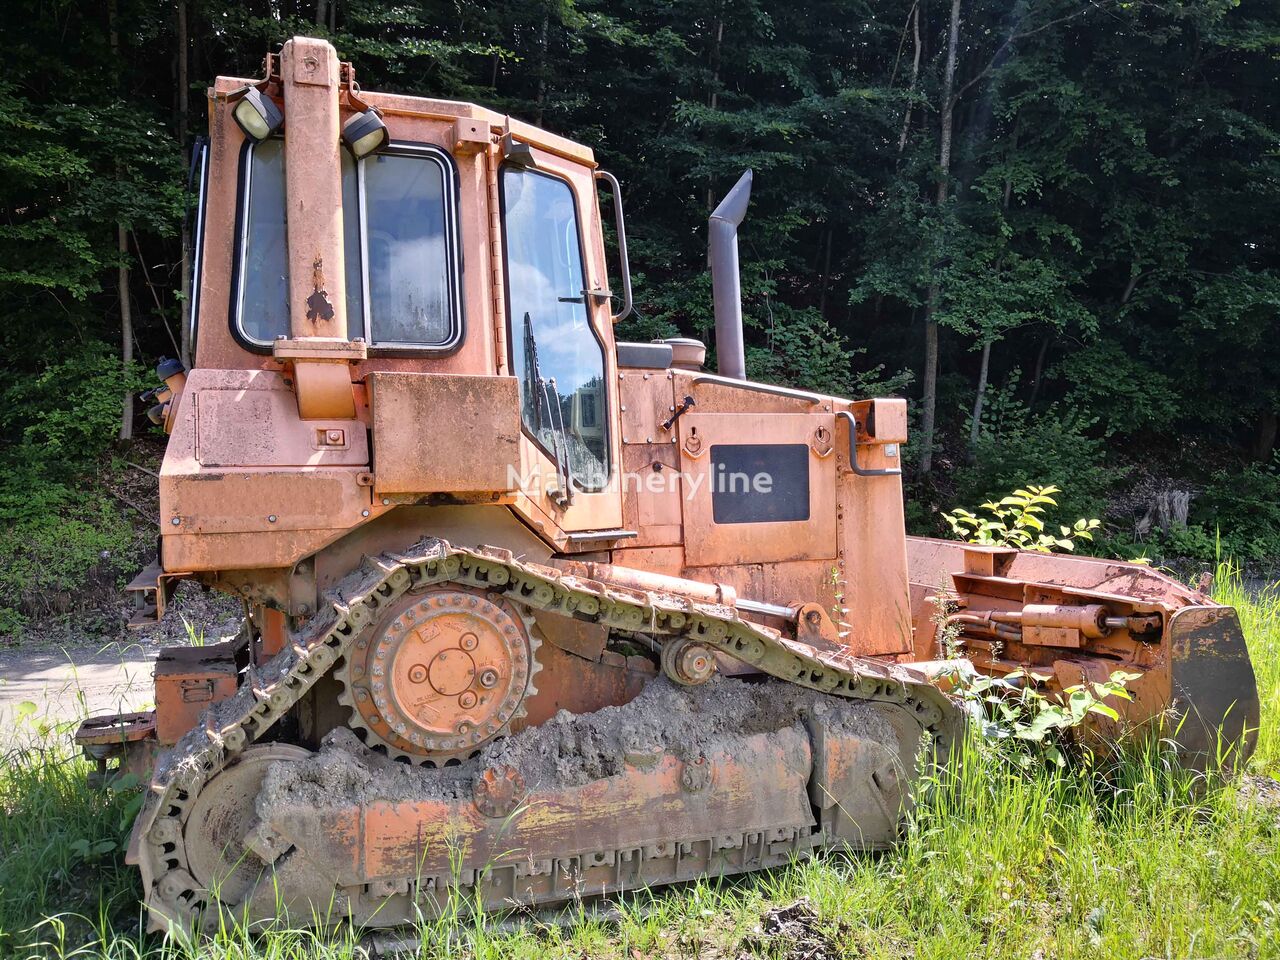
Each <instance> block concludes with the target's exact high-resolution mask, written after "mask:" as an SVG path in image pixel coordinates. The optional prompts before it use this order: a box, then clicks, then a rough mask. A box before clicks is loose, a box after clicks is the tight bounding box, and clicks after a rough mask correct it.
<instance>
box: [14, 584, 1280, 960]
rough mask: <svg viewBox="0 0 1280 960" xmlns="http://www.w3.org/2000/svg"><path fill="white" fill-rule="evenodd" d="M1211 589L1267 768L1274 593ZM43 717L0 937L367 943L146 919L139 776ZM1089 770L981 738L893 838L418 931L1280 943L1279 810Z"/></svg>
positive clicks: (499, 944)
mask: <svg viewBox="0 0 1280 960" xmlns="http://www.w3.org/2000/svg"><path fill="white" fill-rule="evenodd" d="M1218 593H1219V598H1220V599H1221V600H1223V601H1224V602H1229V603H1233V604H1234V605H1235V606H1236V607H1237V608H1238V609H1239V610H1240V613H1241V617H1242V620H1243V622H1244V625H1245V631H1246V635H1247V636H1248V638H1249V641H1250V646H1251V650H1252V654H1253V660H1254V664H1255V668H1256V670H1257V673H1258V681H1259V688H1260V692H1261V694H1262V697H1263V708H1262V729H1261V731H1260V736H1259V742H1258V749H1257V752H1256V754H1255V756H1254V758H1253V761H1252V763H1251V765H1250V770H1251V772H1252V773H1253V774H1259V775H1270V776H1274V775H1276V774H1278V773H1280V594H1277V592H1276V590H1275V588H1273V589H1272V590H1269V591H1264V592H1262V593H1261V594H1258V593H1253V594H1249V593H1247V592H1246V591H1245V589H1244V587H1243V586H1242V584H1241V583H1240V580H1239V577H1238V576H1235V575H1234V574H1232V573H1231V571H1229V570H1225V571H1223V572H1222V573H1221V574H1220V576H1219V580H1218ZM60 736H61V733H60V732H59V731H51V732H49V733H48V735H47V736H46V737H44V738H40V737H37V738H36V746H33V747H30V748H27V749H25V750H20V751H15V752H13V753H11V754H9V755H8V756H7V757H5V758H4V766H3V769H2V770H0V812H2V813H3V817H0V955H3V956H15V957H28V956H53V957H73V956H74V957H109V958H113V960H142V958H155V960H161V958H164V960H169V958H173V960H185V958H186V957H190V956H197V955H198V956H200V957H202V958H209V960H223V958H226V960H233V958H234V960H293V958H299V960H301V958H311V957H323V958H335V960H338V958H354V957H357V956H360V955H361V954H360V951H359V950H358V949H357V944H356V941H355V938H354V936H353V935H351V934H349V933H348V934H341V935H337V936H330V937H313V936H311V935H309V934H307V933H305V932H301V931H289V930H281V931H272V932H268V933H267V934H265V935H262V936H257V937H252V938H251V937H249V936H247V935H246V934H245V933H243V932H242V931H236V930H231V931H228V932H226V933H224V934H222V935H220V936H219V937H217V938H215V939H214V940H213V941H212V942H209V943H205V944H203V945H201V946H200V947H198V948H183V947H180V946H171V945H166V944H164V943H163V942H162V941H161V940H159V939H158V938H156V937H152V936H144V935H143V934H142V933H141V932H140V928H141V925H142V924H141V917H140V914H139V910H138V907H137V896H138V888H137V881H136V880H135V879H134V876H133V873H132V871H131V870H130V869H129V868H126V867H124V865H123V863H122V858H123V854H122V851H121V849H120V844H121V842H122V840H123V836H124V826H125V819H126V817H127V809H126V807H127V805H128V802H129V796H128V795H127V794H123V793H122V794H107V795H100V794H95V793H93V792H90V791H88V790H87V789H86V788H85V787H84V786H83V775H84V768H83V765H82V764H81V763H80V762H79V761H75V760H71V759H69V756H68V751H67V750H66V749H65V748H63V747H61V746H48V744H54V743H58V742H59V738H60ZM1102 773H1103V771H1097V772H1095V773H1094V774H1082V773H1080V772H1079V771H1067V772H1062V771H1057V770H1053V769H1046V768H1042V769H1038V770H1036V771H1034V772H1032V773H1030V774H1028V773H1027V772H1025V771H1023V770H1021V769H1019V768H1018V767H1017V765H1016V764H1013V763H1011V762H1009V760H1008V758H1007V757H1002V756H1001V755H999V754H993V753H990V752H989V751H986V750H981V751H976V752H975V753H974V754H973V755H972V756H971V757H970V758H969V759H968V762H967V763H966V764H965V765H964V766H963V772H962V773H960V774H958V775H956V776H954V777H951V778H949V779H945V780H943V781H941V782H939V783H938V784H937V785H936V788H935V789H934V790H933V791H932V792H931V794H930V797H929V799H928V801H927V802H926V803H924V804H923V805H922V806H921V807H920V809H919V810H918V812H917V815H916V816H915V818H914V820H913V822H912V825H911V829H910V832H909V835H908V836H907V838H906V840H905V841H904V842H903V843H902V844H901V845H900V846H899V847H898V848H896V849H895V850H893V851H891V852H888V853H885V854H882V855H879V856H865V857H855V858H843V857H835V856H832V857H823V858H820V859H817V860H814V861H810V862H805V863H798V864H796V865H794V866H792V867H790V868H787V869H784V870H777V871H773V872H770V873H766V874H761V875H756V876H754V877H750V878H747V879H743V880H739V881H736V882H730V881H722V882H712V883H703V884H697V885H691V886H685V887H683V888H680V889H677V890H674V891H667V892H661V891H659V892H657V893H655V894H654V895H645V894H642V895H637V896H634V897H632V898H629V899H627V900H625V901H623V902H622V903H621V905H620V909H619V913H620V917H618V918H616V919H612V920H609V921H605V920H601V919H596V918H593V917H591V916H589V915H585V914H584V915H582V916H581V917H580V918H579V919H578V920H577V922H575V923H572V924H570V925H568V926H564V927H561V926H549V927H548V926H537V925H535V924H532V923H526V924H525V925H524V926H523V927H522V928H518V929H516V930H514V931H512V930H507V929H505V928H500V927H499V926H498V925H497V923H496V921H495V920H494V919H493V918H487V917H486V918H480V919H478V920H464V919H458V918H452V919H446V920H444V921H440V922H438V923H436V924H432V925H429V926H427V927H426V928H424V929H423V930H422V931H421V933H422V935H423V940H424V944H425V945H424V946H423V947H422V948H421V950H420V955H421V956H423V957H432V958H434V957H441V958H443V957H452V956H459V955H462V956H467V957H474V958H476V960H518V958H519V960H523V958H529V960H535V958H536V960H551V958H561V957H563V958H573V960H582V958H596V957H599V958H609V960H613V958H616V960H657V958H666V957H697V958H704V957H705V958H719V957H738V956H740V955H741V954H742V953H744V952H746V953H761V954H763V955H766V956H797V957H798V956H804V955H807V954H804V953H803V952H798V953H790V954H789V953H788V946H787V944H786V943H785V942H783V941H780V940H774V941H770V940H769V939H768V938H767V937H765V938H763V939H762V938H761V937H760V935H759V934H758V927H759V924H760V917H761V913H762V911H764V910H765V909H767V908H769V907H770V906H772V905H777V904H786V903H790V902H792V901H795V900H796V899H798V898H800V897H807V898H808V899H809V904H810V906H811V907H812V910H813V912H814V913H815V914H816V918H817V919H816V935H818V936H820V937H825V938H826V940H827V942H828V945H829V949H830V950H831V951H832V953H831V955H835V956H842V957H868V958H880V957H883V958H889V957H894V958H897V957H905V956H912V957H917V958H951V957H958V956H980V957H1027V958H1033V957H1034V958H1045V960H1048V958H1073V957H1090V958H1092V957H1109V958H1135V960H1136V958H1145V957H1168V958H1174V957H1178V958H1182V957H1280V849H1278V845H1280V810H1277V809H1276V808H1275V807H1271V808H1270V809H1268V808H1266V807H1263V806H1260V805H1258V804H1255V803H1253V802H1251V801H1249V800H1247V799H1246V798H1245V795H1244V794H1243V793H1242V787H1241V784H1240V783H1239V782H1227V783H1222V784H1214V785H1212V786H1211V787H1209V788H1208V789H1205V788H1204V785H1203V784H1197V783H1195V782H1194V781H1193V780H1192V778H1190V777H1188V776H1187V775H1185V774H1184V773H1182V772H1181V771H1176V770H1172V769H1169V768H1168V767H1167V766H1166V765H1165V764H1164V763H1163V761H1162V758H1161V757H1160V756H1159V755H1158V753H1156V752H1155V751H1149V752H1147V753H1145V754H1143V755H1139V756H1133V757H1129V758H1127V759H1126V760H1124V761H1123V762H1122V763H1118V764H1116V765H1114V766H1113V767H1112V768H1111V769H1108V770H1107V771H1105V774H1106V775H1105V776H1103V775H1102Z"/></svg>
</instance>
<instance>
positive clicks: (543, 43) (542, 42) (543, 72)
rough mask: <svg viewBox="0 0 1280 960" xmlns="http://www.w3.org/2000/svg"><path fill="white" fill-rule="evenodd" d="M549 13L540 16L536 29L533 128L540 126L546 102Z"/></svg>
mask: <svg viewBox="0 0 1280 960" xmlns="http://www.w3.org/2000/svg"><path fill="white" fill-rule="evenodd" d="M550 19H551V14H550V12H549V11H548V12H544V13H543V14H542V26H541V27H540V28H539V29H538V95H537V98H536V99H535V100H534V103H535V104H536V105H537V106H536V109H535V110H534V114H533V115H534V126H537V127H540V126H542V113H543V108H544V106H545V105H546V100H547V26H548V21H549V20H550Z"/></svg>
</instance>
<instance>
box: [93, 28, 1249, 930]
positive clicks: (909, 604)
mask: <svg viewBox="0 0 1280 960" xmlns="http://www.w3.org/2000/svg"><path fill="white" fill-rule="evenodd" d="M208 105H209V131H210V133H209V138H208V141H207V144H206V145H205V146H204V147H202V149H201V151H200V157H199V159H200V160H201V162H202V176H201V178H200V179H199V205H198V209H197V222H196V226H197V229H196V241H197V248H196V258H195V260H196V263H195V277H194V285H193V294H192V297H193V300H192V320H191V322H192V324H193V327H194V330H193V333H194V335H195V344H196V346H195V354H194V357H195V363H194V365H193V367H192V369H190V370H185V369H183V367H182V366H181V365H180V364H177V363H174V362H170V363H167V364H165V365H163V369H162V370H161V371H160V373H161V375H162V377H163V378H164V380H165V387H164V388H163V390H161V391H160V392H159V394H158V397H157V399H158V401H159V402H158V403H157V405H156V407H155V408H154V409H153V416H154V418H155V419H156V420H157V422H160V423H163V425H164V428H165V430H166V431H167V432H168V434H169V441H168V447H167V450H166V453H165V457H164V463H163V467H162V469H161V472H160V481H159V484H160V514H161V517H160V520H161V529H160V534H161V536H160V552H159V557H158V560H157V562H156V563H155V565H153V566H152V567H151V568H149V569H148V570H146V571H145V572H144V573H142V574H141V575H139V577H138V578H137V579H136V580H135V581H134V582H133V583H132V584H131V585H130V587H129V589H130V591H132V592H133V593H134V595H135V597H136V599H137V614H136V616H135V618H134V621H133V622H134V623H135V624H136V625H141V624H145V623H148V622H155V621H156V620H158V619H159V618H160V617H162V616H163V615H164V611H165V606H166V602H167V601H168V600H169V599H171V596H172V592H173V590H174V587H175V585H176V584H177V583H178V582H179V581H181V580H195V581H197V582H198V583H200V584H203V585H205V586H207V587H210V588H212V589H215V590H219V591H222V592H224V593H227V594H230V595H232V596H235V597H238V598H240V599H242V600H243V601H244V603H245V607H246V611H247V616H246V619H245V622H244V625H243V628H242V630H241V632H240V633H239V635H238V636H237V637H236V638H235V639H233V640H228V641H225V642H222V643H217V644H213V645H209V646H203V647H176V648H168V649H165V650H163V651H162V652H161V653H160V655H159V657H158V659H157V662H156V667H155V697H154V702H155V709H154V710H153V711H149V712H146V713H135V714H127V715H118V716H110V717H95V718H91V719H90V720H88V721H86V722H85V723H84V725H83V726H82V727H81V728H80V730H79V732H78V733H77V735H76V737H77V742H78V743H79V744H80V745H81V746H82V748H83V749H84V751H85V752H86V754H87V755H88V756H90V757H91V758H93V759H94V760H96V761H97V763H98V772H97V774H96V776H97V778H98V779H100V780H101V779H107V778H110V777H113V776H117V775H119V773H120V772H122V771H129V772H134V773H137V774H138V775H139V776H141V777H143V778H144V779H145V780H146V782H147V783H148V784H149V786H148V788H147V791H146V799H145V805H144V807H143V809H142V812H141V813H140V815H139V816H138V818H137V822H136V825H135V827H134V830H133V836H132V841H131V844H130V847H129V853H128V857H129V860H130V862H132V863H134V864H136V865H137V867H138V868H139V870H140V871H141V873H142V878H143V886H144V890H145V898H146V905H147V907H148V908H149V912H150V916H151V918H152V922H153V924H154V926H155V927H157V928H159V929H173V928H180V929H183V930H187V931H198V930H200V929H204V928H206V927H207V925H210V924H216V923H218V922H220V920H223V919H225V918H227V917H234V918H237V919H245V920H247V921H249V922H257V921H266V920H269V919H271V918H274V917H283V916H286V915H287V916H288V917H289V918H291V920H292V921H294V922H301V923H315V924H319V925H326V924H337V923H340V922H341V923H352V924H357V925H363V926H368V927H378V926H394V925H397V924H401V923H405V922H407V921H411V920H412V919H413V918H415V917H418V916H421V915H423V914H426V915H431V914H434V913H438V912H441V911H443V910H445V909H446V908H449V907H450V906H451V901H452V905H453V906H457V905H458V904H459V903H465V904H466V905H468V907H469V908H476V907H479V908H483V909H504V908H508V907H515V906H536V905H550V904H556V903H561V902H564V901H566V900H571V899H573V898H579V897H586V896H592V895H600V894H608V893H612V892H617V891H626V890H632V889H636V888H640V887H649V886H654V885H658V884H664V883H671V882H676V881H682V880H688V879H692V878H697V877H702V876H707V875H723V874H733V873H739V872H744V871H750V870H756V869H760V868H766V867H770V866H774V865H779V864H784V863H786V862H788V861H790V860H791V859H793V858H794V857H796V856H804V855H807V854H810V853H812V852H814V851H818V850H822V849H824V848H835V849H849V850H868V849H874V848H878V847H882V846H885V845H889V844H892V843H893V842H894V841H895V839H896V838H897V837H898V835H899V831H900V826H901V823H902V820H903V818H904V816H905V815H906V814H907V813H908V811H909V805H910V801H911V797H912V791H913V786H914V785H915V783H917V782H918V779H919V776H920V773H919V769H920V768H919V764H920V763H921V762H923V761H922V758H927V757H928V756H930V755H934V756H938V757H945V754H946V752H947V751H948V750H949V749H950V748H951V747H952V745H953V744H954V743H955V742H956V740H957V739H958V738H959V736H960V735H961V734H962V732H963V729H964V724H965V722H966V721H965V716H966V715H965V713H964V712H963V711H962V710H961V709H960V707H959V706H957V704H956V701H955V700H953V699H952V698H951V697H950V696H949V695H948V694H947V693H946V692H944V691H945V688H946V687H947V685H948V683H951V682H954V681H953V679H949V678H952V677H953V674H952V673H951V669H952V668H953V667H955V666H956V665H957V662H956V661H955V660H947V659H946V654H945V652H944V651H943V650H942V649H941V647H942V646H943V644H942V643H941V642H940V638H941V637H942V636H943V635H949V636H951V635H954V636H958V639H959V640H960V641H961V644H960V647H961V649H962V651H963V652H964V654H965V656H966V660H965V661H963V664H964V665H965V668H966V669H968V670H970V671H973V670H976V671H977V672H978V673H981V674H989V675H998V676H1005V675H1008V674H1015V673H1016V674H1018V675H1019V676H1021V677H1022V678H1023V681H1024V682H1026V683H1030V684H1034V685H1036V686H1037V688H1038V689H1039V690H1040V691H1041V692H1043V693H1045V694H1046V695H1052V694H1054V693H1055V692H1061V691H1062V690H1064V689H1066V688H1070V687H1073V686H1075V685H1078V684H1081V683H1089V682H1093V681H1106V680H1108V678H1110V677H1111V676H1112V675H1113V674H1114V673H1115V672H1117V671H1124V672H1125V673H1126V674H1129V675H1131V676H1133V677H1136V679H1131V680H1130V681H1129V682H1128V689H1129V691H1130V692H1131V694H1132V696H1133V699H1132V701H1123V702H1120V703H1119V704H1118V706H1119V707H1120V708H1121V714H1122V716H1121V720H1120V721H1119V722H1118V723H1115V722H1111V726H1112V727H1113V728H1115V729H1118V728H1120V727H1125V728H1129V727H1142V726H1143V725H1150V726H1155V721H1157V720H1158V719H1159V720H1161V721H1162V722H1163V721H1164V720H1165V719H1166V718H1172V719H1173V720H1174V721H1175V722H1174V723H1173V724H1172V725H1169V724H1166V725H1165V727H1164V729H1165V730H1166V732H1167V731H1168V730H1170V729H1176V731H1177V733H1176V739H1177V741H1178V750H1179V751H1180V753H1181V755H1182V758H1183V760H1184V762H1185V763H1187V764H1189V765H1192V766H1203V765H1206V764H1209V763H1213V762H1216V761H1219V760H1220V759H1221V751H1222V748H1223V745H1224V744H1225V745H1226V748H1227V749H1228V750H1230V751H1234V752H1233V753H1232V756H1233V757H1234V758H1235V760H1236V761H1238V760H1239V758H1241V757H1243V756H1247V755H1248V753H1249V751H1250V750H1251V748H1252V743H1253V739H1252V738H1253V728H1254V727H1256V725H1257V714H1258V702H1257V693H1256V687H1255V683H1254V676H1253V670H1252V666H1251V664H1250V661H1249V657H1248V653H1247V650H1246V648H1245V642H1244V638H1243V636H1242V634H1241V631H1240V626H1239V623H1238V620H1237V617H1236V614H1235V611H1234V610H1232V609H1231V608H1229V607H1222V606H1218V605H1215V604H1214V603H1213V602H1211V601H1210V600H1209V599H1208V598H1207V597H1205V596H1203V595H1201V594H1200V593H1197V592H1196V591H1194V590H1191V589H1188V588H1186V587H1184V586H1182V585H1180V584H1179V583H1177V582H1175V581H1173V580H1171V579H1169V578H1167V577H1165V576H1162V575H1161V574H1159V573H1157V572H1154V571H1152V570H1151V569H1148V568H1146V567H1144V566H1139V565H1134V564H1128V563H1119V562H1113V561H1107V560H1097V559H1087V558H1077V557H1071V556H1055V555H1046V554H1042V553H1034V552H1019V551H1017V550H1013V549H1006V548H1001V547H981V546H971V545H967V544H962V543H953V542H945V541H941V540H932V539H921V538H914V537H908V536H906V535H905V533H904V523H903V499H902V467H901V459H902V447H903V443H904V442H905V441H906V427H907V409H906V403H905V402H904V401H902V400H897V399H871V400H847V399H843V398H840V397H833V396H824V395H820V394H815V393H808V392H803V391H799V390H793V389H787V388H783V387H776V386H770V385H768V384H763V383H756V382H753V381H751V380H748V379H747V377H746V372H745V367H744V362H743V337H742V315H741V305H740V293H739V288H738V283H739V281H738V264H737V229H738V226H739V224H740V223H741V221H742V219H743V217H744V215H745V213H746V208H747V203H748V199H749V194H750V174H749V173H748V174H746V175H745V176H744V177H743V178H742V180H740V181H739V182H738V184H737V185H736V186H735V187H734V188H733V190H732V191H731V192H730V193H729V194H728V195H727V196H726V197H725V199H724V201H723V202H722V203H721V204H720V205H719V207H717V209H716V210H715V212H714V213H713V214H712V216H711V222H710V260H711V263H712V267H713V278H714V297H715V336H716V343H715V346H716V356H717V371H716V372H715V373H712V372H709V371H707V370H705V369H704V368H703V363H704V360H705V354H706V350H705V347H704V346H703V344H701V343H699V342H698V341H696V340H690V339H672V340H663V341H660V342H653V343H624V342H618V341H617V340H616V339H615V337H614V325H615V324H616V323H617V322H618V321H619V320H621V319H622V318H623V317H624V316H626V315H627V313H628V312H629V310H630V307H631V291H630V280H629V275H628V267H627V253H626V231H625V226H624V221H623V215H622V207H621V196H620V194H621V191H620V187H619V184H618V181H617V180H616V179H615V178H614V177H613V176H612V175H610V174H609V173H606V172H605V171H603V170H600V169H598V168H597V166H596V162H595V160H594V158H593V155H592V152H591V150H590V149H588V148H586V147H584V146H581V145H579V144H577V143H574V142H571V141H569V140H566V139H563V138H561V137H559V136H556V135H554V134H551V133H548V132H546V131H544V130H541V129H538V128H536V127H533V126H530V125H527V124H524V123H521V122H519V121H517V120H513V119H511V118H509V117H505V116H503V115H501V114H498V113H495V112H493V111H490V110H487V109H485V108H483V107H478V106H475V105H472V104H469V103H457V102H449V101H444V100H434V99H425V98H418V97H408V96H398V95H390V94H378V93H371V92H366V91H363V90H361V89H360V88H359V86H358V85H357V84H356V82H355V77H354V74H353V71H352V68H351V66H350V65H349V64H346V63H342V62H340V61H339V59H338V57H337V55H336V53H335V51H334V49H333V48H332V47H331V46H330V45H329V44H328V43H326V42H324V41H321V40H314V39H308V38H303V37H297V38H294V39H292V40H291V41H289V42H288V43H286V44H285V45H284V47H283V49H282V51H281V52H280V53H279V54H273V55H271V56H269V57H268V58H267V61H266V69H265V76H264V77H262V78H261V79H256V80H249V79H235V78H227V77H223V78H219V79H218V80H217V82H216V83H215V84H214V86H213V88H212V89H211V90H210V91H209V99H208ZM602 201H603V202H604V203H606V204H607V205H608V207H607V208H611V213H612V217H613V226H614V229H615V231H616V240H617V253H618V256H617V258H616V261H615V262H614V263H612V264H611V263H609V261H610V259H611V258H610V257H609V256H607V254H606V246H605V239H604V221H603V217H602V214H601V206H602ZM611 267H614V268H616V269H615V272H614V274H613V277H612V283H613V286H611V283H610V276H609V272H610V268H611ZM1104 732H1105V731H1104ZM1112 732H1114V730H1113V731H1112Z"/></svg>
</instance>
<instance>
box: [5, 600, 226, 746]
mask: <svg viewBox="0 0 1280 960" xmlns="http://www.w3.org/2000/svg"><path fill="white" fill-rule="evenodd" d="M241 609H242V608H241V606H240V604H239V603H238V602H237V601H235V600H232V599H230V598H228V597H224V596H220V595H218V594H212V593H206V592H204V591H202V590H200V588H199V587H197V586H195V585H194V584H182V585H181V586H180V587H179V588H178V592H177V594H176V595H175V597H174V599H173V601H172V603H171V605H170V609H169V611H168V612H167V613H166V615H165V619H164V622H163V623H161V624H160V625H158V626H155V627H151V628H149V629H147V630H143V631H139V632H137V633H132V634H128V633H126V634H124V635H123V636H122V637H121V638H119V639H115V640H103V639H93V638H87V637H83V636H77V635H76V634H75V631H74V629H73V628H68V627H67V626H65V625H64V626H59V627H56V628H51V629H49V630H48V631H46V632H41V631H39V630H33V631H29V632H28V633H27V634H25V635H24V637H23V639H22V640H21V642H19V643H18V644H16V645H14V646H0V745H3V744H5V743H10V742H13V741H14V740H15V739H19V738H20V735H21V734H22V733H23V732H24V731H26V730H29V729H31V721H32V720H33V719H34V720H43V721H45V722H46V723H49V724H61V723H71V722H75V721H79V720H82V719H84V718H85V717H88V716H93V715H95V714H102V713H123V712H128V711H134V710H146V709H150V708H151V706H152V705H153V700H154V690H153V686H152V669H153V667H152V663H153V661H154V660H155V657H156V654H157V653H158V652H159V650H160V648H161V647H162V646H174V645H181V644H186V643H189V642H191V639H192V636H195V637H197V638H199V639H201V640H202V641H203V642H205V643H215V642H216V641H218V640H220V639H222V638H224V637H227V636H230V635H232V634H234V633H235V631H236V629H237V628H238V626H239V622H240V616H241ZM188 625H190V628H189V627H188ZM30 704H35V710H34V712H32V711H31V708H30Z"/></svg>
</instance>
